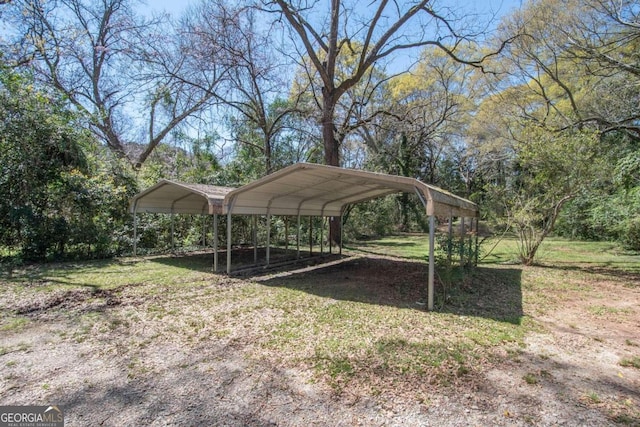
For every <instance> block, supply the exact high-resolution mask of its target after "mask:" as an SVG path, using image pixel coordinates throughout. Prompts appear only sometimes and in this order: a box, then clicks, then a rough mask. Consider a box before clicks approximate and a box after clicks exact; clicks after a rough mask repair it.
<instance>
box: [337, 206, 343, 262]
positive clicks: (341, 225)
mask: <svg viewBox="0 0 640 427" xmlns="http://www.w3.org/2000/svg"><path fill="white" fill-rule="evenodd" d="M343 229H344V222H343V221H342V215H340V244H339V245H338V247H339V248H340V255H342V245H343V243H342V242H343V240H342V230H343Z"/></svg>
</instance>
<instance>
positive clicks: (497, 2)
mask: <svg viewBox="0 0 640 427" xmlns="http://www.w3.org/2000/svg"><path fill="white" fill-rule="evenodd" d="M146 1H147V8H148V9H149V10H154V11H158V12H162V11H164V12H168V13H169V14H171V15H173V16H174V17H178V16H180V14H181V13H182V12H183V11H184V10H185V9H186V8H187V6H188V5H189V4H192V3H195V2H197V1H198V0H195V1H193V0H146ZM446 2H448V3H451V4H452V5H453V6H456V7H461V8H467V7H469V8H472V9H475V10H476V11H478V12H481V13H482V12H485V13H491V12H495V13H496V14H497V15H498V16H502V15H503V14H505V13H508V12H510V11H511V10H513V9H516V8H518V7H520V6H521V5H522V3H523V0H462V1H460V0H446ZM367 3H368V2H367Z"/></svg>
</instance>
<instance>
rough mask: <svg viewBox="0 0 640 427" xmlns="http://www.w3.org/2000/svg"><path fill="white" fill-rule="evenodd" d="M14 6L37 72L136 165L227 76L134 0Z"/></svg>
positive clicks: (39, 1) (38, 0)
mask: <svg viewBox="0 0 640 427" xmlns="http://www.w3.org/2000/svg"><path fill="white" fill-rule="evenodd" d="M12 7H13V13H12V18H13V19H14V20H15V22H16V24H15V25H18V26H19V27H20V28H21V33H22V34H24V35H25V40H26V43H23V44H22V46H23V47H24V48H26V49H28V52H27V55H29V56H31V58H32V61H31V66H32V67H33V69H34V71H35V73H36V75H37V77H39V78H40V79H41V80H42V81H43V82H45V83H46V84H49V85H52V86H53V87H54V88H55V89H57V90H59V91H60V92H62V93H63V94H64V95H65V96H66V97H67V98H68V99H69V101H70V102H71V103H72V104H73V105H74V106H75V107H76V108H77V109H78V110H79V111H80V112H82V113H84V115H85V117H86V118H87V121H88V124H89V126H90V128H91V129H92V131H93V132H94V133H95V134H96V135H97V136H98V137H99V138H100V139H101V140H102V141H104V142H105V144H106V145H107V146H108V147H109V148H110V149H111V150H113V151H114V152H115V153H116V154H117V155H119V156H121V157H125V158H127V159H128V160H129V162H130V163H131V164H132V166H133V167H134V168H135V169H139V168H140V167H141V166H142V164H143V163H144V162H145V160H146V159H147V158H148V156H149V155H150V154H151V152H153V150H154V149H155V147H157V145H158V144H160V143H161V142H162V141H163V140H164V139H165V138H166V137H167V135H168V134H169V132H171V131H172V130H173V129H175V128H176V127H177V126H178V125H180V124H181V123H182V122H183V121H185V119H186V118H187V117H189V116H190V115H192V114H193V113H195V112H197V111H198V110H200V109H202V108H205V107H206V106H207V105H209V104H210V103H211V101H212V100H213V92H214V88H215V87H216V85H217V84H219V82H220V80H221V78H222V76H223V75H224V71H223V70H222V67H210V68H209V69H204V68H202V67H200V64H199V63H197V61H195V58H193V57H189V56H188V53H189V51H188V49H189V45H188V44H187V43H185V41H184V40H182V39H181V38H180V37H179V35H176V34H175V33H174V32H173V31H172V28H171V27H170V26H169V25H168V23H167V22H166V21H165V20H163V19H145V18H142V17H139V16H138V15H137V14H136V13H135V11H134V3H133V1H129V0H101V1H99V2H93V1H86V0H60V1H55V2H49V1H45V0H34V1H27V0H16V1H15V2H14V5H13V6H12ZM23 55H24V51H23ZM211 62H214V61H211ZM142 141H144V142H143V143H141V142H142Z"/></svg>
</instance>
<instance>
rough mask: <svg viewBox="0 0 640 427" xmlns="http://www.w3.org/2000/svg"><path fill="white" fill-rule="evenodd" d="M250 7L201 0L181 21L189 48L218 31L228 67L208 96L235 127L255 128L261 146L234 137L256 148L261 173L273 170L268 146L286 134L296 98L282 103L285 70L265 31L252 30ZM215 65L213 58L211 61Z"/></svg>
mask: <svg viewBox="0 0 640 427" xmlns="http://www.w3.org/2000/svg"><path fill="white" fill-rule="evenodd" d="M256 13H257V11H256V10H255V9H253V8H247V7H243V6H242V5H237V4H229V3H227V2H226V1H224V0H216V1H203V2H201V3H200V4H198V5H197V6H196V7H194V8H192V9H191V10H190V11H189V12H188V13H187V16H186V17H185V18H184V19H183V21H182V28H183V30H184V31H185V32H188V33H190V34H192V35H193V37H191V39H192V41H193V43H194V44H196V45H198V46H200V47H199V48H203V47H204V48H206V47H207V46H209V44H210V41H209V39H210V37H211V34H215V33H216V32H220V31H223V33H222V34H220V36H219V37H218V42H217V43H216V44H217V45H218V46H219V48H220V51H219V52H218V56H223V57H224V58H225V59H224V60H225V61H227V62H228V63H229V64H230V67H229V69H228V72H227V75H226V78H225V84H224V85H223V87H221V88H220V89H219V90H217V91H216V92H215V94H214V96H215V98H216V100H218V101H219V102H220V103H221V104H224V105H226V106H227V107H229V108H230V109H231V110H232V111H233V112H234V113H236V114H237V121H236V122H237V123H238V122H239V123H241V124H243V125H244V126H249V127H251V128H253V129H257V130H258V131H259V132H260V134H261V141H255V140H250V139H246V138H242V137H240V138H239V140H238V142H240V143H242V144H246V145H249V146H252V147H254V148H256V149H258V150H259V151H260V152H261V153H262V155H263V158H264V164H265V172H266V173H267V174H269V173H271V172H272V171H273V167H274V165H273V161H272V160H273V159H272V157H273V148H274V147H273V145H274V143H275V139H276V138H277V137H278V135H280V134H281V133H283V132H284V131H286V129H287V117H288V116H291V115H292V114H296V113H298V112H299V108H298V103H297V99H296V98H294V99H291V100H285V99H286V97H283V96H282V93H286V90H287V89H288V82H286V81H285V78H284V77H283V76H286V74H287V72H286V67H287V65H289V64H283V63H282V62H281V58H278V55H277V52H276V51H275V50H274V48H273V45H272V42H271V39H270V35H269V33H268V30H269V29H268V28H258V27H259V25H258V24H257V23H256V17H255V14H256ZM212 60H219V58H212Z"/></svg>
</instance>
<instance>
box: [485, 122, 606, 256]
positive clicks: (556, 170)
mask: <svg viewBox="0 0 640 427" xmlns="http://www.w3.org/2000/svg"><path fill="white" fill-rule="evenodd" d="M599 142H600V139H599V134H598V133H597V132H594V131H591V130H576V129H571V130H569V131H565V132H563V133H552V132H547V131H545V130H543V129H541V128H539V127H533V126H529V127H526V128H525V129H524V130H523V132H522V134H521V135H520V139H519V140H518V141H517V142H516V143H515V144H514V147H513V152H514V153H515V158H513V159H512V163H511V173H512V175H511V179H510V180H509V182H508V183H507V191H506V192H505V191H504V188H501V187H500V186H496V187H493V189H492V190H495V191H496V193H497V194H496V195H497V197H499V198H501V200H502V203H503V204H504V206H505V208H506V212H507V215H508V216H509V220H510V223H512V224H513V227H514V230H515V232H516V234H517V236H518V241H519V251H520V259H521V261H522V262H523V263H524V264H526V265H530V264H532V263H533V262H534V260H535V257H536V254H537V251H538V249H539V247H540V244H541V243H542V242H543V240H544V239H545V238H546V237H547V236H548V235H549V234H550V233H551V232H552V231H553V229H554V226H555V223H556V221H557V219H558V217H559V215H560V213H561V211H562V208H563V207H564V205H565V204H566V203H567V202H569V201H570V200H572V199H574V198H575V197H577V196H578V195H579V194H580V193H582V192H584V191H586V190H588V188H589V187H591V186H593V185H594V183H595V184H597V182H598V180H599V179H601V177H602V174H603V173H604V170H605V168H604V164H602V162H601V160H602V156H601V155H600V152H599V151H600V149H601V146H600V144H599Z"/></svg>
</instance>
